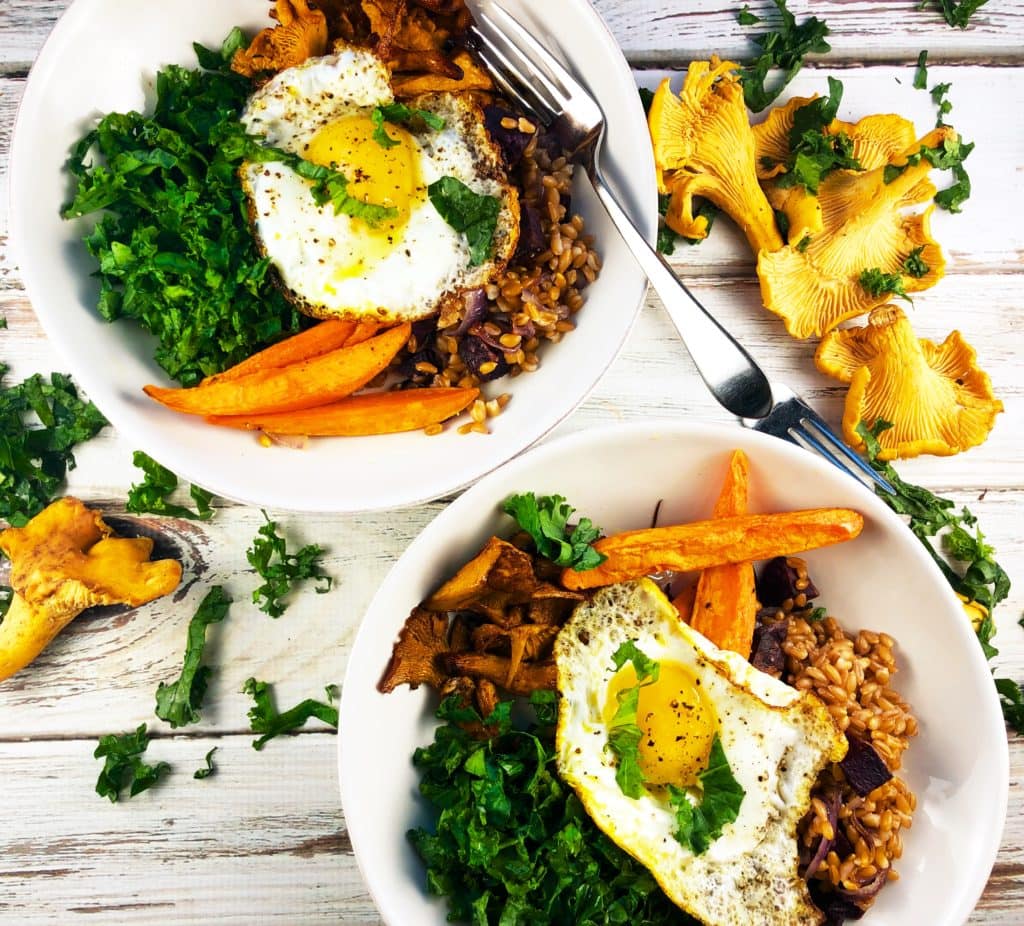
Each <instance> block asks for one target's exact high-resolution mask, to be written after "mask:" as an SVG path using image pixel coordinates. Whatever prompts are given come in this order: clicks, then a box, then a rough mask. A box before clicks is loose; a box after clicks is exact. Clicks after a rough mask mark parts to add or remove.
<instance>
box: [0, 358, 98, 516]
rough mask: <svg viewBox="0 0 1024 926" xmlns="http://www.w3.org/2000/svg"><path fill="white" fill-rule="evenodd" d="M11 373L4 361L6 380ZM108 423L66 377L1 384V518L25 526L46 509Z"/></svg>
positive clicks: (0, 372) (1, 365) (0, 375)
mask: <svg viewBox="0 0 1024 926" xmlns="http://www.w3.org/2000/svg"><path fill="white" fill-rule="evenodd" d="M7 370H8V366H7V365H6V364H4V363H0V380H2V379H3V377H4V375H5V374H6V373H7ZM106 423H107V420H106V418H104V417H103V415H101V414H100V411H99V409H98V408H96V406H95V405H93V404H92V402H85V401H83V400H82V399H80V398H79V397H78V391H77V390H76V389H75V385H74V383H72V382H71V379H70V378H69V377H67V376H65V375H64V374H63V373H51V374H50V381H49V382H47V381H46V380H45V379H44V378H43V377H42V376H40V375H39V374H38V373H36V374H35V375H33V376H30V377H29V378H28V379H26V380H25V381H24V382H21V383H19V384H18V385H16V386H9V387H5V386H0V518H3V519H5V520H6V521H7V522H8V523H9V524H11V526H12V527H23V526H24V525H25V524H27V523H28V521H29V520H30V519H31V518H32V517H33V516H34V515H36V514H38V513H39V512H40V511H42V510H43V508H45V507H46V506H47V505H48V504H49V503H50V501H52V499H53V497H54V496H55V495H56V494H57V492H58V490H59V489H60V487H61V486H62V485H63V483H64V476H65V473H66V472H67V470H69V469H74V468H75V457H74V454H73V453H72V450H73V449H74V448H75V446H76V445H77V444H80V443H82V442H83V441H86V440H89V439H90V438H91V437H94V436H95V435H96V433H97V432H98V431H99V430H100V429H101V428H103V427H104V426H105V425H106Z"/></svg>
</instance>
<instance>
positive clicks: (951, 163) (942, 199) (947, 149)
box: [882, 136, 974, 212]
mask: <svg viewBox="0 0 1024 926" xmlns="http://www.w3.org/2000/svg"><path fill="white" fill-rule="evenodd" d="M973 150H974V142H962V141H961V140H960V137H959V136H954V137H953V138H946V139H943V141H942V145H941V147H931V146H929V145H922V146H921V148H920V150H918V151H915V152H914V153H913V154H911V155H908V156H907V160H906V162H905V163H903V164H887V165H886V166H885V168H884V169H883V170H882V182H883V183H892V182H893V180H895V179H896V178H897V177H898V176H900V174H902V173H903V171H905V170H906V169H907V168H908V167H912V166H914V165H916V164H920V163H921V159H922V158H925V159H926V160H927V161H928V163H929V164H931V165H932V167H935V168H938V169H939V170H948V171H952V173H953V184H952V185H951V186H949V187H947V188H946V189H945V190H939V192H938V193H936V194H935V204H936V205H937V206H938V207H939V208H940V209H945V210H946V211H948V212H960V211H961V208H960V207H961V206H963V204H964V203H965V202H966V201H967V200H968V199H969V198H970V195H971V178H970V177H969V176H968V174H967V170H966V168H965V167H964V161H965V160H967V156H968V155H969V154H970V153H971V152H972V151H973Z"/></svg>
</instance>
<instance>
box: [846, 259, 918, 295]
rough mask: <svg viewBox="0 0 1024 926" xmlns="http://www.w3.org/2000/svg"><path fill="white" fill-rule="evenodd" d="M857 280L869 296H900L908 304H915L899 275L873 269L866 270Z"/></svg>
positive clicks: (876, 268)
mask: <svg viewBox="0 0 1024 926" xmlns="http://www.w3.org/2000/svg"><path fill="white" fill-rule="evenodd" d="M857 280H858V282H859V283H860V285H861V287H862V288H863V290H864V292H866V293H867V294H868V295H869V296H874V297H875V298H880V297H883V296H899V297H900V298H901V299H906V300H907V302H911V303H912V302H913V300H912V299H911V298H910V296H908V295H907V290H906V287H905V286H904V283H903V277H901V276H900V275H899V274H898V273H883V272H882V270H881V269H880V268H878V267H872V268H871V269H870V270H864V271H863V272H862V273H861V275H860V276H859V277H858V278H857Z"/></svg>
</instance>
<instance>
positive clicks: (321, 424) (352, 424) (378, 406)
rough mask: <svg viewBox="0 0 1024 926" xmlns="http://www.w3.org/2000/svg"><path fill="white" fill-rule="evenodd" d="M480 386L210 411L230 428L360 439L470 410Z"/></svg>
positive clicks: (215, 421) (211, 419)
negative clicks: (251, 410)
mask: <svg viewBox="0 0 1024 926" xmlns="http://www.w3.org/2000/svg"><path fill="white" fill-rule="evenodd" d="M478 395H480V390H479V389H456V388H446V387H438V388H432V389H407V390H405V391H403V392H371V393H369V394H367V395H354V396H349V397H348V398H345V399H341V400H340V401H338V402H332V403H331V404H330V405H318V406H316V407H315V408H304V409H301V410H299V411H294V412H276V413H274V414H266V415H260V414H256V415H210V416H209V417H207V419H206V420H207V421H209V422H210V424H217V425H221V426H223V427H228V428H243V429H245V430H249V431H266V432H267V433H268V434H303V435H305V436H307V437H358V436H361V435H366V434H394V433H396V432H398V431H416V430H419V429H420V428H425V427H426V426H427V425H428V424H437V423H440V422H442V421H444V420H446V419H448V418H451V417H452V415H457V414H458V413H459V412H461V411H462V410H463V409H465V408H467V407H468V406H469V405H470V404H471V403H472V402H473V400H474V399H476V397H477V396H478Z"/></svg>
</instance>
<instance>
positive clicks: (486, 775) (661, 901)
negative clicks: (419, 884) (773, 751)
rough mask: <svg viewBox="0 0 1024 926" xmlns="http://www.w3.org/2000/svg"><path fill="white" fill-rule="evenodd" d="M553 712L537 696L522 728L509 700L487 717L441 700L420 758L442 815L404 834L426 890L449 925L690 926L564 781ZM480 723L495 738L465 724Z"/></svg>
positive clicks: (547, 699)
mask: <svg viewBox="0 0 1024 926" xmlns="http://www.w3.org/2000/svg"><path fill="white" fill-rule="evenodd" d="M553 702H554V698H553V696H552V693H550V692H537V693H535V694H534V695H533V696H532V697H531V703H532V705H533V708H534V710H535V711H536V713H537V721H538V722H537V723H536V724H533V723H526V722H525V720H524V722H523V724H522V725H521V726H513V721H512V714H513V711H512V703H511V702H509V701H503V702H501V703H500V704H499V705H498V706H497V708H496V709H495V710H494V712H493V713H492V714H491V715H490V717H487V718H481V717H480V715H479V714H478V713H477V712H476V711H474V710H472V709H471V708H466V707H464V706H462V705H461V704H460V702H459V699H458V698H457V697H454V696H453V697H449V698H446V699H445V700H444V701H442V702H441V705H440V707H439V708H438V710H437V716H438V719H439V720H440V721H441V723H440V724H439V725H438V726H437V727H436V729H435V730H434V738H433V742H432V743H430V744H429V745H427V746H425V747H423V748H421V749H417V750H416V753H415V755H414V756H413V764H414V765H415V766H416V769H417V770H418V772H419V774H420V776H421V779H420V793H421V794H422V795H423V797H424V798H425V799H426V801H427V802H428V803H429V804H430V806H431V807H432V808H433V809H434V812H435V816H434V822H433V823H432V824H429V825H427V826H424V827H418V828H417V829H414V830H411V831H410V832H409V834H408V835H409V841H410V842H411V843H412V846H413V849H414V850H415V851H416V853H417V855H418V856H419V857H420V858H421V859H422V860H423V862H424V864H425V866H426V877H425V883H426V888H427V890H428V892H429V893H431V894H434V895H440V896H444V897H445V898H446V899H447V902H448V919H449V920H450V921H453V922H455V921H458V922H472V923H479V924H483V923H499V922H500V923H504V924H508V926H525V924H528V923H578V924H581V926H598V924H613V923H638V924H639V923H643V924H644V926H691V924H694V926H695V924H696V920H693V919H691V918H690V917H688V916H687V915H686V914H685V913H682V912H680V910H679V908H678V907H676V906H675V905H674V904H672V903H671V902H670V901H669V900H668V899H667V898H666V897H665V895H664V894H663V893H662V892H661V890H660V889H659V888H658V885H657V884H656V883H655V881H654V878H653V877H652V876H651V874H650V872H648V871H647V869H645V868H644V867H643V866H642V865H641V864H640V863H639V862H637V861H635V860H634V859H633V858H632V857H631V856H629V855H627V854H626V853H625V852H624V851H623V850H622V849H620V848H619V847H618V846H616V845H615V843H613V842H612V841H611V840H610V839H609V838H608V837H607V836H605V835H604V833H602V832H601V830H600V829H598V827H597V825H596V824H595V823H594V822H593V820H591V818H590V817H589V816H588V814H587V812H586V810H584V808H583V805H582V804H581V803H580V800H579V798H577V797H576V794H575V793H574V792H573V790H572V788H571V787H570V786H569V785H567V784H566V783H565V782H564V781H562V780H561V779H560V778H559V777H558V773H557V770H556V758H555V745H554V735H553V733H552V732H551V720H552V719H553V716H552V710H551V708H552V706H553ZM516 716H517V718H518V717H519V716H520V711H519V710H518V709H517V710H516ZM484 723H486V724H487V729H488V730H493V731H495V732H494V733H493V735H492V736H490V737H489V738H487V739H484V740H481V739H478V738H477V737H475V736H474V735H473V733H471V732H469V731H467V730H466V729H463V727H462V726H461V725H462V724H471V725H476V727H477V729H479V728H480V725H482V724H484Z"/></svg>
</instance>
